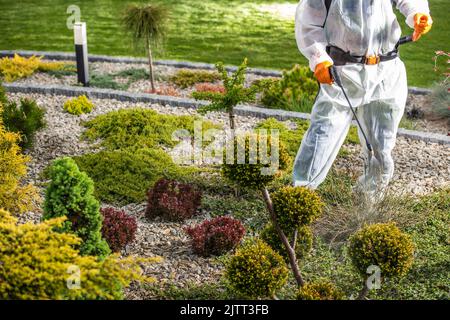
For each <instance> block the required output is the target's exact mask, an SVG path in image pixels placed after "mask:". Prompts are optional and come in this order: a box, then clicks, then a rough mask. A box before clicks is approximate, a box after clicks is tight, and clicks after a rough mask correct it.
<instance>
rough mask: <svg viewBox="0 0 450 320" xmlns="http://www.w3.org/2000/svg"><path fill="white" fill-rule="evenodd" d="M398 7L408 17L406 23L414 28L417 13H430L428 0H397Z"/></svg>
mask: <svg viewBox="0 0 450 320" xmlns="http://www.w3.org/2000/svg"><path fill="white" fill-rule="evenodd" d="M395 2H396V4H397V9H398V10H400V12H401V13H402V14H403V15H404V16H405V17H406V23H407V24H408V26H410V27H411V28H414V16H415V15H416V14H417V13H424V14H428V15H430V8H429V6H428V1H427V0H396V1H395Z"/></svg>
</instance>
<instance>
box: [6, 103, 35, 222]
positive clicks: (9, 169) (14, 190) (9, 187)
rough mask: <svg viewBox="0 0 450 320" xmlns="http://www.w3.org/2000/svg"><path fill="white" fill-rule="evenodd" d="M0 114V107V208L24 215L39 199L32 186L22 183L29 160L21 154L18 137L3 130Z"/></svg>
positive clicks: (33, 207)
mask: <svg viewBox="0 0 450 320" xmlns="http://www.w3.org/2000/svg"><path fill="white" fill-rule="evenodd" d="M1 113H2V107H1V106H0V208H3V209H5V210H8V211H10V212H11V213H12V214H19V213H24V212H26V211H30V210H33V209H35V207H36V203H38V202H39V199H40V198H39V196H38V191H37V189H36V188H35V187H34V186H33V185H32V184H24V183H23V179H24V178H25V176H26V175H27V163H28V162H29V161H30V158H29V157H28V156H25V155H23V154H22V153H21V149H20V147H19V145H18V143H19V141H20V136H19V135H18V134H17V133H14V132H7V131H6V130H5V128H4V126H3V123H2V116H1Z"/></svg>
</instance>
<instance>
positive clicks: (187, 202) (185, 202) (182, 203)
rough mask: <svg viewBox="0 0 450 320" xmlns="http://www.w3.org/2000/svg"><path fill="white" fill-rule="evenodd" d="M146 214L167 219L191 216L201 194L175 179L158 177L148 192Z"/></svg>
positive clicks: (180, 219)
mask: <svg viewBox="0 0 450 320" xmlns="http://www.w3.org/2000/svg"><path fill="white" fill-rule="evenodd" d="M147 195H148V203H147V210H146V213H145V214H146V216H147V218H149V219H153V218H156V217H162V218H164V219H166V220H169V221H183V220H185V219H189V218H191V217H192V216H193V215H194V214H195V213H196V211H197V209H198V208H199V207H200V204H201V199H202V194H201V192H200V191H197V190H196V189H195V188H194V187H193V186H192V185H190V184H186V183H181V182H178V181H175V180H168V179H164V178H163V179H160V180H159V181H158V182H156V184H155V185H154V186H153V188H151V189H150V190H149V191H148V193H147Z"/></svg>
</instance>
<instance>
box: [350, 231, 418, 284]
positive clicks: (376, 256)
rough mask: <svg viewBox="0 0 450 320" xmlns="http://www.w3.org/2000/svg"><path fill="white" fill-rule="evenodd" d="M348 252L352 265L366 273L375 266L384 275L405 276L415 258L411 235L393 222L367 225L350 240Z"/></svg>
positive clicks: (363, 273)
mask: <svg viewBox="0 0 450 320" xmlns="http://www.w3.org/2000/svg"><path fill="white" fill-rule="evenodd" d="M349 254H350V257H351V260H352V263H353V265H354V266H355V268H356V269H357V270H358V271H359V272H360V273H361V274H362V275H365V276H367V273H366V272H367V268H368V267H370V266H372V265H374V266H378V267H379V268H380V270H381V275H382V276H383V277H397V276H403V275H405V274H406V273H407V272H408V271H409V269H410V268H411V265H412V263H413V260H414V245H413V242H412V240H411V237H410V236H409V235H407V234H405V233H403V232H401V231H400V229H399V228H398V227H397V226H396V225H395V224H394V223H380V224H374V225H370V226H366V227H365V228H363V229H361V230H360V231H358V232H357V233H355V234H354V235H353V236H352V237H351V238H350V240H349Z"/></svg>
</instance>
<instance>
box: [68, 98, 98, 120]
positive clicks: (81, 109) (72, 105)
mask: <svg viewBox="0 0 450 320" xmlns="http://www.w3.org/2000/svg"><path fill="white" fill-rule="evenodd" d="M92 109H94V104H93V103H92V102H91V101H90V100H89V99H88V98H87V97H86V96H85V95H82V96H79V97H78V98H73V99H69V100H67V101H66V102H65V103H64V110H65V111H67V112H68V113H70V114H73V115H77V116H79V115H81V114H83V113H90V112H91V111H92Z"/></svg>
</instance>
